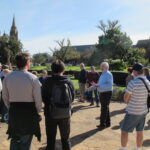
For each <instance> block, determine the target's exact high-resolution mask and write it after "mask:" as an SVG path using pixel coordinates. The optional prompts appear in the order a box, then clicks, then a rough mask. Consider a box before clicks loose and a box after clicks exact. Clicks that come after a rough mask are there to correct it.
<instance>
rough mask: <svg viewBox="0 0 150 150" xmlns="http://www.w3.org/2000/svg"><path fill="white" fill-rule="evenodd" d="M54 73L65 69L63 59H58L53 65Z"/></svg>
mask: <svg viewBox="0 0 150 150" xmlns="http://www.w3.org/2000/svg"><path fill="white" fill-rule="evenodd" d="M51 69H52V73H54V74H55V73H62V72H64V70H65V64H64V63H63V62H62V61H61V60H56V61H54V62H53V63H52V65H51Z"/></svg>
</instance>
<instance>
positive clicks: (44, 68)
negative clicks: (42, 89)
mask: <svg viewBox="0 0 150 150" xmlns="http://www.w3.org/2000/svg"><path fill="white" fill-rule="evenodd" d="M30 69H31V70H48V69H49V67H48V66H34V67H31V68H30Z"/></svg>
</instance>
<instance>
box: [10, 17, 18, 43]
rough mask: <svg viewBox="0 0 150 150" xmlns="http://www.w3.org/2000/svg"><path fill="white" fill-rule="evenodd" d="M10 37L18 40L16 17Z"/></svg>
mask: <svg viewBox="0 0 150 150" xmlns="http://www.w3.org/2000/svg"><path fill="white" fill-rule="evenodd" d="M10 36H12V37H15V38H16V39H17V40H18V30H17V27H16V22H15V16H14V17H13V22H12V26H11V29H10Z"/></svg>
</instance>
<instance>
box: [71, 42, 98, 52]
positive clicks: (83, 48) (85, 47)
mask: <svg viewBox="0 0 150 150" xmlns="http://www.w3.org/2000/svg"><path fill="white" fill-rule="evenodd" d="M94 47H95V44H91V45H75V46H72V48H74V49H75V50H77V51H79V52H80V53H83V52H85V51H87V50H89V49H91V48H94Z"/></svg>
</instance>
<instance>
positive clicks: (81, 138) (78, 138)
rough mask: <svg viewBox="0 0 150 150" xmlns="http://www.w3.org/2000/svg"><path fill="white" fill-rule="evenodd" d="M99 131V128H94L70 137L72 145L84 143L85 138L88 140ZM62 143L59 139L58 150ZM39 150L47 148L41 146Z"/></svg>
mask: <svg viewBox="0 0 150 150" xmlns="http://www.w3.org/2000/svg"><path fill="white" fill-rule="evenodd" d="M98 131H99V130H98V129H93V130H90V131H88V132H85V133H81V134H78V135H76V136H74V137H72V138H71V139H70V140H71V145H72V147H74V146H76V145H78V144H80V143H82V142H83V141H84V140H86V139H87V138H89V137H91V136H93V135H94V134H96V133H97V132H98ZM60 145H61V143H60V140H57V142H56V150H60ZM39 150H45V147H41V148H39Z"/></svg>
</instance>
